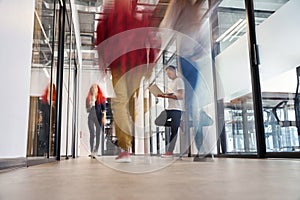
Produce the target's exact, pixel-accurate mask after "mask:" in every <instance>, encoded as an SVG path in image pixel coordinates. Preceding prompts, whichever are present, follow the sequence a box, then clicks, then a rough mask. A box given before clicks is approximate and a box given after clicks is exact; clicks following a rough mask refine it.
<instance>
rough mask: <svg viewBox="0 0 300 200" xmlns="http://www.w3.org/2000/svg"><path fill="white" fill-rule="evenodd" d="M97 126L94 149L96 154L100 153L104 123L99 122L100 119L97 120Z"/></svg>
mask: <svg viewBox="0 0 300 200" xmlns="http://www.w3.org/2000/svg"><path fill="white" fill-rule="evenodd" d="M95 125H96V146H95V149H94V153H95V154H97V153H98V149H99V144H100V136H101V134H102V133H101V130H102V123H100V122H99V120H98V118H97V117H96V119H95Z"/></svg>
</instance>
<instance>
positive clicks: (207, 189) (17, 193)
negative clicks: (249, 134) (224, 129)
mask: <svg viewBox="0 0 300 200" xmlns="http://www.w3.org/2000/svg"><path fill="white" fill-rule="evenodd" d="M151 159H152V160H157V161H159V160H161V158H157V157H151ZM135 162H136V160H133V162H132V163H129V164H124V163H120V164H116V165H115V166H116V167H119V169H122V168H123V167H124V169H127V168H132V169H134V168H136V169H137V171H138V168H139V167H143V166H141V165H140V164H139V163H135ZM162 162H164V161H162ZM106 163H107V162H106ZM157 163H159V162H152V163H150V162H149V165H157ZM299 164H300V162H299V160H291V159H289V160H286V159H267V160H257V159H232V158H216V159H214V160H208V161H206V162H192V159H191V158H183V159H182V160H177V161H176V162H174V163H172V164H170V165H169V166H166V167H164V168H163V169H159V170H156V171H154V172H148V173H136V174H134V173H126V172H120V171H118V170H115V169H112V168H110V167H108V166H107V165H103V164H102V163H101V162H100V161H99V160H96V159H89V158H86V157H80V158H78V159H69V160H62V161H60V162H53V163H48V164H42V165H37V166H31V167H28V168H20V169H15V170H5V171H3V172H1V173H0V199H1V200H41V199H42V200H48V199H49V200H50V199H51V200H54V199H55V200H69V199H70V200H83V199H87V200H93V199H95V200H96V199H97V200H100V199H107V200H108V199H109V200H114V199H131V200H133V199H143V200H146V199H149V200H152V199H159V200H162V199H170V200H171V199H172V200H173V199H183V200H187V199H205V200H211V199H218V200H220V199H231V200H234V199H243V200H245V199H255V200H258V199H262V200H266V199H272V200H277V199H278V200H283V199H288V200H292V199H295V200H299V199H300V193H299V181H300V171H299ZM120 166H121V168H120ZM133 171H134V170H133Z"/></svg>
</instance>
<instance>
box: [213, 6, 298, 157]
mask: <svg viewBox="0 0 300 200" xmlns="http://www.w3.org/2000/svg"><path fill="white" fill-rule="evenodd" d="M245 3H247V5H246V4H245ZM251 4H253V10H252V8H250V7H251ZM212 5H213V6H212V8H213V10H212V11H211V12H212V14H211V15H210V23H211V31H212V37H213V38H212V45H213V51H212V55H213V60H214V67H215V83H216V84H215V85H216V88H215V92H216V94H217V95H216V96H217V98H216V100H217V118H216V119H217V120H218V127H217V129H218V132H219V133H220V138H219V145H218V147H219V153H220V154H221V155H222V154H223V155H240V156H242V155H245V156H251V155H253V156H259V157H260V155H258V154H261V152H262V154H264V153H263V152H266V153H265V155H262V157H265V156H268V157H272V156H282V157H286V156H292V157H299V154H297V152H299V133H298V132H299V116H300V115H299V99H298V98H299V96H298V90H299V77H298V76H299V75H300V71H299V68H298V66H299V63H300V62H299V56H298V54H297V52H299V50H298V49H297V48H298V46H297V45H296V44H298V43H299V37H297V35H298V33H299V30H298V28H297V27H298V26H297V25H296V21H297V19H298V18H299V17H298V16H297V14H296V13H297V11H296V9H297V8H299V2H298V1H294V0H283V1H271V0H253V1H233V0H223V1H219V2H217V3H216V4H212ZM249 5H250V7H249ZM247 9H248V12H247ZM249 9H250V10H249ZM252 11H253V14H254V17H253V19H254V21H253V22H252V21H251V19H249V18H250V17H249V13H250V14H251V12H252ZM246 16H247V17H246ZM247 18H248V19H247ZM252 25H253V26H254V27H252ZM249 30H250V32H249ZM249 36H250V38H249ZM251 36H252V38H251ZM255 36H256V37H255ZM256 38H257V39H256ZM249 42H250V43H251V42H255V43H251V46H249V44H248V43H249ZM290 44H295V45H292V46H291V45H290ZM249 55H251V56H252V57H249ZM253 55H254V57H253ZM253 66H256V67H257V66H258V67H257V73H256V74H254V73H253V69H254V68H256V67H253ZM257 78H259V79H257ZM253 80H255V81H253ZM253 88H255V89H256V91H253ZM257 88H259V89H258V90H257ZM257 91H259V94H257ZM257 103H261V107H262V108H261V110H260V109H259V104H257ZM255 105H256V106H257V105H258V107H256V106H255ZM257 110H259V113H261V114H260V117H261V116H262V117H263V118H262V119H261V120H260V119H259V118H256V117H257V115H255V112H257ZM297 127H298V128H297ZM257 128H259V129H257ZM288 152H289V154H288ZM291 152H293V154H291Z"/></svg>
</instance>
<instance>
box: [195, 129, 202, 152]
mask: <svg viewBox="0 0 300 200" xmlns="http://www.w3.org/2000/svg"><path fill="white" fill-rule="evenodd" d="M195 143H196V147H197V154H198V155H199V154H200V149H201V147H202V145H203V126H199V127H198V130H196V134H195Z"/></svg>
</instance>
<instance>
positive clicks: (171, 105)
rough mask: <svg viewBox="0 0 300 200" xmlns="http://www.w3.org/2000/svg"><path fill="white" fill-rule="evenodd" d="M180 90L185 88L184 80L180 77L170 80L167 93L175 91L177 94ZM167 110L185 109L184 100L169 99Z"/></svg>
mask: <svg viewBox="0 0 300 200" xmlns="http://www.w3.org/2000/svg"><path fill="white" fill-rule="evenodd" d="M178 90H184V82H183V80H182V79H181V78H179V77H177V78H175V79H174V80H172V81H171V82H170V85H169V88H168V91H167V93H173V94H175V95H176V96H177V95H178ZM166 110H181V111H182V110H184V100H179V99H168V106H167V108H166Z"/></svg>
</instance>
